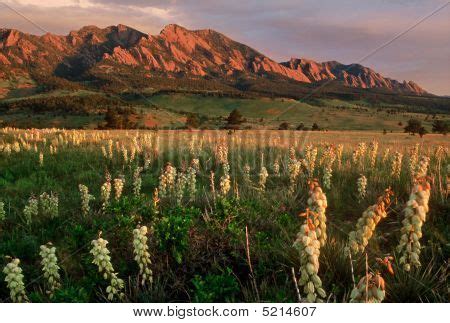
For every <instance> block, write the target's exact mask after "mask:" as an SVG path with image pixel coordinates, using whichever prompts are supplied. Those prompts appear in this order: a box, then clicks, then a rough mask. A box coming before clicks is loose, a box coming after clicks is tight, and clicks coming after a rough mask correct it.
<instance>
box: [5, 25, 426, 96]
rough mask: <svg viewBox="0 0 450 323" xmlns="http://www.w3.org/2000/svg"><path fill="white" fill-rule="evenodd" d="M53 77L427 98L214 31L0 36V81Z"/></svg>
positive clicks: (406, 87)
mask: <svg viewBox="0 0 450 323" xmlns="http://www.w3.org/2000/svg"><path fill="white" fill-rule="evenodd" d="M36 73H39V74H41V75H49V76H50V75H53V76H57V77H61V78H64V79H69V80H72V81H82V80H86V79H87V78H92V77H93V75H94V77H97V76H98V75H110V76H111V77H117V78H121V80H122V81H124V82H126V81H127V77H126V76H127V75H128V76H130V77H131V76H132V75H137V74H138V75H142V76H143V77H144V79H145V78H152V77H157V76H158V77H166V78H174V77H177V78H179V77H185V78H197V79H214V80H216V81H219V82H224V83H226V82H227V81H228V80H230V79H238V78H246V79H255V78H256V79H257V78H259V77H271V78H274V79H280V80H283V79H289V80H293V81H298V82H302V83H313V84H314V83H316V82H321V81H327V80H337V81H340V82H342V83H343V84H344V85H346V86H349V87H357V88H366V89H369V88H381V89H385V90H388V91H394V92H401V93H408V94H418V95H421V94H426V91H425V90H423V89H422V88H421V87H420V86H418V85H417V84H415V83H414V82H411V81H410V82H406V81H404V82H399V81H396V80H392V79H389V78H385V77H383V76H382V75H380V74H378V73H376V72H375V71H373V70H371V69H370V68H367V67H364V66H361V65H358V64H352V65H344V64H341V63H338V62H324V63H318V62H315V61H312V60H306V59H291V60H290V61H289V62H285V63H277V62H275V61H274V60H272V59H270V58H268V57H267V56H265V55H263V54H261V53H259V52H257V51H256V50H254V49H252V48H250V47H248V46H246V45H244V44H241V43H238V42H236V41H234V40H232V39H230V38H228V37H227V36H225V35H223V34H221V33H218V32H216V31H213V30H210V29H206V30H195V31H191V30H187V29H185V28H183V27H181V26H178V25H168V26H166V27H165V28H164V29H163V30H162V31H161V32H160V34H159V35H147V34H144V33H142V32H140V31H138V30H135V29H133V28H130V27H128V26H125V25H118V26H110V27H107V28H104V29H101V28H98V27H95V26H87V27H83V28H81V29H80V30H78V31H72V32H70V33H69V34H68V35H66V36H59V35H53V34H45V35H43V36H35V35H29V34H25V33H22V32H20V31H17V30H11V29H0V79H4V80H8V79H11V78H17V77H20V76H23V77H27V76H28V77H30V78H33V75H35V74H36Z"/></svg>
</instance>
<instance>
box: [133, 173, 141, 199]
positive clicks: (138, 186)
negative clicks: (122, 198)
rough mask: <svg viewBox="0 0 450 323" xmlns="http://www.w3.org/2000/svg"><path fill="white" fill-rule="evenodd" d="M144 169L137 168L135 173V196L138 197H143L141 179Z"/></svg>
mask: <svg viewBox="0 0 450 323" xmlns="http://www.w3.org/2000/svg"><path fill="white" fill-rule="evenodd" d="M141 172H142V167H136V169H135V170H134V173H133V194H134V196H136V197H139V195H141V187H142V178H141Z"/></svg>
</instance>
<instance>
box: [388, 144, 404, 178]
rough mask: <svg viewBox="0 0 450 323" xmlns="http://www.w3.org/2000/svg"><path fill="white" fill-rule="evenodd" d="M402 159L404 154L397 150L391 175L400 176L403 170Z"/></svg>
mask: <svg viewBox="0 0 450 323" xmlns="http://www.w3.org/2000/svg"><path fill="white" fill-rule="evenodd" d="M402 159H403V154H402V153H401V152H399V151H396V152H395V155H394V159H393V160H392V164H391V175H392V176H393V177H394V178H397V179H398V178H400V174H401V172H402Z"/></svg>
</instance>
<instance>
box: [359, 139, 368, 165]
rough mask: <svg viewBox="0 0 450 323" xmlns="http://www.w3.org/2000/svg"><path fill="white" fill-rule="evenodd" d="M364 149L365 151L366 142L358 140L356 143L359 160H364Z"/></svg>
mask: <svg viewBox="0 0 450 323" xmlns="http://www.w3.org/2000/svg"><path fill="white" fill-rule="evenodd" d="M366 151H367V145H366V143H365V142H360V143H359V144H358V157H359V160H360V161H361V162H363V161H364V158H365V156H366Z"/></svg>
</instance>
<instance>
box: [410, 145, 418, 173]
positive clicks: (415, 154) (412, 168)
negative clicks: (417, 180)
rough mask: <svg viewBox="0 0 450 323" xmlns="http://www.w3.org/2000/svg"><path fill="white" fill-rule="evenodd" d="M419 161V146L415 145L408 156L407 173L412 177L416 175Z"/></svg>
mask: <svg viewBox="0 0 450 323" xmlns="http://www.w3.org/2000/svg"><path fill="white" fill-rule="evenodd" d="M418 161H419V144H416V145H415V146H414V148H413V149H411V152H410V154H409V171H410V174H411V175H412V176H415V174H416V167H417V162H418Z"/></svg>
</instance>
